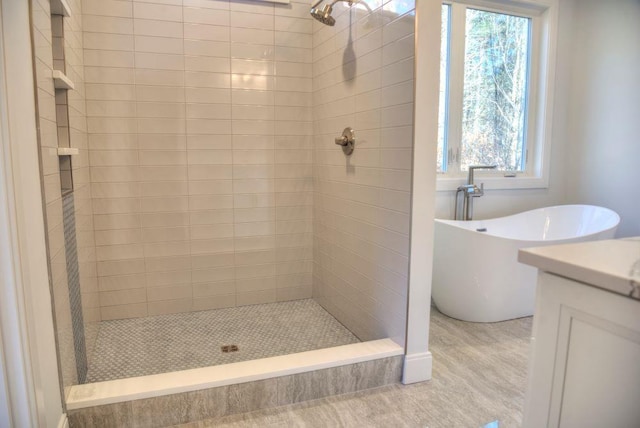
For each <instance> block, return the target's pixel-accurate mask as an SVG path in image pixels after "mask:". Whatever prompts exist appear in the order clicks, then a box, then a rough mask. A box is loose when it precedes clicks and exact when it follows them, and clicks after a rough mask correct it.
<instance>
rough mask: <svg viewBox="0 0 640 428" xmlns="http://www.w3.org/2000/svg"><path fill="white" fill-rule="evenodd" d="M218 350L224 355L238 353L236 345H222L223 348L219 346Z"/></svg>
mask: <svg viewBox="0 0 640 428" xmlns="http://www.w3.org/2000/svg"><path fill="white" fill-rule="evenodd" d="M220 349H221V350H222V353H224V354H226V353H228V352H238V345H224V346H221V347H220Z"/></svg>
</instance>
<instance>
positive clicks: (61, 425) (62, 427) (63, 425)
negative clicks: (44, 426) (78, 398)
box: [58, 413, 69, 428]
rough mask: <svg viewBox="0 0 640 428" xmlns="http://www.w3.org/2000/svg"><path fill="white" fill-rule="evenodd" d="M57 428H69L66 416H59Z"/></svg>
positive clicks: (64, 414)
mask: <svg viewBox="0 0 640 428" xmlns="http://www.w3.org/2000/svg"><path fill="white" fill-rule="evenodd" d="M58 428H69V419H67V414H66V413H63V414H62V416H60V420H59V421H58Z"/></svg>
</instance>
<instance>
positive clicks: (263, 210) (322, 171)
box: [31, 0, 415, 394]
mask: <svg viewBox="0 0 640 428" xmlns="http://www.w3.org/2000/svg"><path fill="white" fill-rule="evenodd" d="M310 6H311V5H310V3H309V2H307V1H306V0H300V1H295V0H292V1H291V2H290V3H281V2H277V3H272V2H268V1H258V0H255V1H244V0H243V1H235V0H230V1H227V0H224V1H223V0H169V1H161V2H158V3H154V2H149V1H136V0H134V1H131V0H108V1H106V0H83V1H82V2H81V1H80V0H70V1H69V2H68V4H67V2H66V1H62V0H51V1H50V2H49V1H47V0H31V10H32V22H33V28H32V37H33V44H34V64H35V68H36V83H37V87H38V88H37V89H38V90H37V105H38V116H39V117H38V122H39V140H40V145H41V158H42V159H41V165H42V171H41V172H42V178H43V189H44V195H45V203H46V218H47V231H48V250H49V264H50V273H51V274H50V277H51V284H52V295H53V300H54V306H55V322H56V336H57V346H58V352H59V360H60V361H61V374H62V379H63V384H64V388H65V391H66V393H67V394H69V391H70V390H71V389H72V388H73V386H74V385H78V384H83V383H87V382H88V383H91V382H102V381H108V380H115V379H123V378H129V377H135V376H146V375H152V374H158V373H167V372H174V371H177V370H187V369H195V368H198V367H205V366H211V365H215V364H227V363H231V362H237V361H244V360H255V359H260V358H265V357H273V356H277V355H284V354H290V353H298V352H305V351H310V350H313V349H319V348H326V347H334V346H339V345H347V344H352V343H357V342H360V341H370V340H376V339H383V338H390V339H392V340H393V341H394V342H395V343H396V344H397V345H398V349H400V350H402V347H403V346H404V343H405V334H406V328H405V325H406V307H407V288H408V282H407V277H408V257H409V225H410V185H411V155H412V144H413V97H414V96H413V87H414V85H413V77H414V76H413V70H414V24H415V14H414V7H415V4H414V2H413V1H410V0H409V1H407V0H389V1H383V0H366V1H363V2H356V3H353V4H351V5H350V4H349V3H346V2H337V3H336V4H334V5H333V10H332V13H331V18H332V19H335V22H334V25H333V26H328V25H323V24H322V23H320V22H317V21H315V20H314V19H313V18H312V16H311V15H310V13H309V12H310ZM52 76H58V77H57V79H54V78H52ZM345 127H351V128H353V129H354V130H355V136H356V140H355V150H354V152H353V153H352V154H351V155H349V156H347V155H345V154H344V153H343V151H342V150H341V148H340V147H339V146H337V145H336V144H335V139H336V138H338V137H340V135H341V133H342V131H343V129H344V128H345ZM61 149H62V150H61ZM76 149H77V150H76ZM400 352H401V351H400Z"/></svg>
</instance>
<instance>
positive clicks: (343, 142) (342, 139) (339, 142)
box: [336, 136, 349, 147]
mask: <svg viewBox="0 0 640 428" xmlns="http://www.w3.org/2000/svg"><path fill="white" fill-rule="evenodd" d="M336 144H337V145H339V146H343V147H344V146H346V145H347V144H349V140H348V139H347V137H345V136H342V137H340V138H336Z"/></svg>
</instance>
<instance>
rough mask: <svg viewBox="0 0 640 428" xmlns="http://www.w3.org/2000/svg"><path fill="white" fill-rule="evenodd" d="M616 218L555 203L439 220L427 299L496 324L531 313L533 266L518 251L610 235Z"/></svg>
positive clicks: (461, 316)
mask: <svg viewBox="0 0 640 428" xmlns="http://www.w3.org/2000/svg"><path fill="white" fill-rule="evenodd" d="M619 222H620V216H618V214H616V213H615V212H614V211H611V210H609V209H607V208H602V207H596V206H591V205H559V206H554V207H548V208H540V209H536V210H531V211H525V212H522V213H520V214H515V215H511V216H508V217H501V218H495V219H490V220H475V221H454V220H438V219H436V225H435V247H434V250H435V251H434V253H435V256H434V267H433V291H432V297H433V300H434V303H435V305H436V306H437V308H438V309H439V310H440V311H441V312H442V313H444V314H446V315H448V316H450V317H452V318H457V319H460V320H463V321H474V322H495V321H504V320H508V319H513V318H520V317H524V316H529V315H533V309H534V302H535V287H536V269H534V268H533V267H531V266H525V265H523V264H520V263H518V261H517V257H518V249H520V248H526V247H539V246H543V245H555V244H563V243H569V242H582V241H592V240H598V239H611V238H613V237H614V234H615V231H616V228H617V227H618V223H619Z"/></svg>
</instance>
